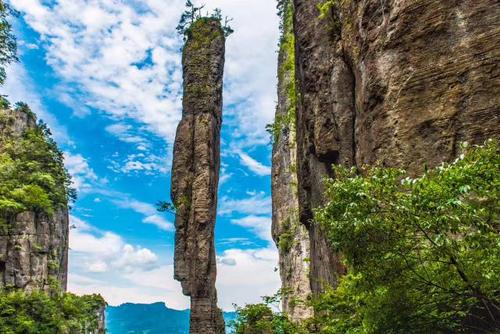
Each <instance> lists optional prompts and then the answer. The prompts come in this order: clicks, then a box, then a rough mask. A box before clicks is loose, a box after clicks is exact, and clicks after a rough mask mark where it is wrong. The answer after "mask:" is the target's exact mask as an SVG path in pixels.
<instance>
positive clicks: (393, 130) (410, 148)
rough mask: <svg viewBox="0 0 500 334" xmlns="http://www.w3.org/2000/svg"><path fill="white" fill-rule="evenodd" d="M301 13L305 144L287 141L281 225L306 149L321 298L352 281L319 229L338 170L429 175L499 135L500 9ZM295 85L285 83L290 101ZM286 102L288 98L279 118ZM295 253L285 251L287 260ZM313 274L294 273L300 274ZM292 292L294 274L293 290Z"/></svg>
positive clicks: (432, 6)
mask: <svg viewBox="0 0 500 334" xmlns="http://www.w3.org/2000/svg"><path fill="white" fill-rule="evenodd" d="M293 5H294V13H293V36H294V38H295V79H296V85H297V86H296V96H297V103H296V118H295V120H296V140H295V141H294V140H292V141H290V140H288V139H285V137H283V138H281V139H278V140H277V141H276V143H275V146H274V154H273V169H274V173H273V185H274V186H275V187H276V188H275V189H278V191H280V194H276V195H274V196H273V205H274V207H275V211H276V213H275V216H274V219H275V221H274V225H275V227H276V228H277V226H285V225H284V224H285V222H286V220H287V217H285V216H283V215H282V214H280V213H279V211H280V210H281V209H280V208H282V207H285V206H287V205H288V204H286V203H288V201H289V200H288V199H286V200H285V198H293V196H295V195H294V190H293V189H292V188H291V187H290V188H289V189H284V188H283V186H281V188H280V184H281V183H282V182H284V181H283V180H285V179H286V178H288V179H290V176H289V175H288V173H289V172H287V171H286V170H287V169H286V168H284V167H283V166H284V165H286V162H285V160H284V157H285V156H288V155H292V156H293V154H294V153H293V150H292V149H290V148H292V147H294V145H296V160H297V165H296V166H297V183H298V201H295V200H293V202H294V203H297V205H298V212H299V220H300V223H301V224H302V225H303V226H305V227H306V228H307V230H308V234H309V236H308V237H309V251H310V261H311V262H310V278H309V284H310V288H311V291H312V292H313V293H317V292H320V291H321V290H322V287H323V286H324V285H325V284H328V285H332V286H335V285H336V282H337V279H338V276H339V275H342V274H343V273H344V268H343V267H342V265H341V262H340V255H339V254H335V252H333V251H332V250H330V249H329V247H328V245H327V243H326V240H325V237H324V234H323V233H322V231H321V229H320V228H319V227H318V226H317V225H316V224H315V223H314V220H313V210H314V208H316V207H318V206H320V205H322V201H323V196H322V194H323V186H322V180H323V178H324V177H325V176H328V177H334V175H332V171H331V168H330V166H331V165H332V164H343V165H346V166H354V167H357V166H362V165H365V164H369V165H382V166H398V167H404V168H408V169H409V170H410V171H411V172H413V173H416V174H418V173H419V172H421V171H422V169H423V168H424V165H427V166H435V165H437V164H439V163H440V162H442V161H445V160H451V159H453V158H454V157H456V155H457V154H458V153H457V152H458V147H459V144H460V143H461V142H464V141H468V142H470V143H473V144H477V143H483V142H484V141H485V140H486V139H487V138H500V94H499V92H500V84H499V82H500V80H499V77H500V76H499V74H500V68H499V63H500V26H499V25H498V22H499V21H500V3H499V2H498V1H494V0H477V1H459V0H450V1H439V0H397V1H396V0H385V1H379V0H363V1H356V0H326V1H324V0H293ZM280 63H283V55H282V54H281V53H280ZM284 85H286V83H285V81H284V80H283V79H282V78H281V77H280V85H279V87H278V91H279V92H280V95H282V94H283V93H282V90H283V87H284ZM286 103H287V102H283V99H282V98H280V99H279V105H278V111H277V120H278V121H279V117H278V116H279V115H280V113H281V111H280V109H282V108H283V105H284V104H286ZM276 124H278V123H275V125H276ZM284 143H286V144H287V145H288V146H287V149H288V151H286V152H285V150H284V149H283V146H284ZM289 159H290V161H293V157H291V158H289ZM289 184H293V181H289ZM273 190H274V189H273ZM285 191H286V194H285V193H284V192H285ZM296 235H297V237H298V238H302V237H301V234H300V233H297V234H296ZM304 240H305V239H304ZM278 243H279V239H278ZM289 256H290V253H284V252H282V251H280V263H283V262H289V260H288V257H289ZM296 258H298V257H296ZM284 268H285V267H284V266H283V265H282V266H281V269H282V277H283V275H284V273H283V270H286V269H284ZM302 271H303V268H299V269H292V273H289V276H293V275H302ZM288 284H289V280H287V278H286V277H285V278H284V279H283V286H284V287H286V286H288ZM292 292H293V290H292ZM294 293H295V294H296V296H298V297H302V294H301V293H298V292H294ZM291 314H292V315H293V316H294V317H295V315H294V314H293V312H292V313H291Z"/></svg>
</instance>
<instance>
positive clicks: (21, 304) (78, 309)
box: [0, 291, 105, 334]
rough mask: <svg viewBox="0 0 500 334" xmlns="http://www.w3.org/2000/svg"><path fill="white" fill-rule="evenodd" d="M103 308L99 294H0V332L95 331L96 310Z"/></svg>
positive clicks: (15, 333) (45, 333)
mask: <svg viewBox="0 0 500 334" xmlns="http://www.w3.org/2000/svg"><path fill="white" fill-rule="evenodd" d="M104 306H105V302H104V299H102V297H101V296H99V295H91V296H83V297H79V296H76V295H74V294H71V293H57V294H54V295H49V294H47V293H46V292H41V291H34V292H31V293H27V292H22V291H12V292H2V291H0V333H5V334H18V333H19V334H21V333H22V334H63V333H81V334H83V333H89V332H90V331H92V330H96V329H97V326H98V311H100V310H101V309H102V308H103V307H104Z"/></svg>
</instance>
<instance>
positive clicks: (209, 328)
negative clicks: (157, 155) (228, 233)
mask: <svg viewBox="0 0 500 334" xmlns="http://www.w3.org/2000/svg"><path fill="white" fill-rule="evenodd" d="M224 52H225V37H224V33H223V31H222V28H221V25H220V22H219V21H218V20H215V19H210V18H201V19H198V20H197V21H196V22H194V23H193V24H192V25H191V27H190V29H189V31H188V33H187V41H186V44H185V46H184V49H183V56H182V64H183V75H184V99H183V112H182V120H181V122H180V124H179V125H178V128H177V134H176V138H175V145H174V160H173V168H172V194H171V195H172V200H173V203H174V205H175V207H176V219H175V226H176V236H175V273H174V275H175V279H176V280H178V281H180V282H181V285H182V290H183V293H184V294H185V295H187V296H190V297H191V322H190V333H191V334H212V333H217V334H219V333H224V320H223V317H222V312H221V310H220V309H219V308H218V307H217V292H216V289H215V279H216V258H215V246H214V228H215V220H216V208H217V189H218V182H219V165H220V128H221V122H222V76H223V69H224Z"/></svg>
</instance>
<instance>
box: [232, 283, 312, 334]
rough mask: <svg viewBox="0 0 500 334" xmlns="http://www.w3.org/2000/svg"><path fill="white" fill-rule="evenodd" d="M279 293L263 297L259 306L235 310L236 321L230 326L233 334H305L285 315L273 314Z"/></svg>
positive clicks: (252, 305) (278, 299) (247, 306)
mask: <svg viewBox="0 0 500 334" xmlns="http://www.w3.org/2000/svg"><path fill="white" fill-rule="evenodd" d="M280 296H281V293H280V292H278V293H277V294H276V295H274V296H272V297H263V302H262V303H259V304H249V305H246V306H245V307H237V308H236V313H237V316H236V320H234V321H233V322H232V324H231V327H232V328H233V329H234V334H271V333H272V334H302V333H304V334H305V333H307V332H305V331H304V330H303V329H301V327H300V326H299V325H297V324H295V323H293V322H292V321H291V320H290V319H289V318H288V316H287V315H286V314H284V313H281V312H273V308H276V305H277V304H279V301H280Z"/></svg>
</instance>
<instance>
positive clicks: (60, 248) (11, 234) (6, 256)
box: [0, 110, 69, 291]
mask: <svg viewBox="0 0 500 334" xmlns="http://www.w3.org/2000/svg"><path fill="white" fill-rule="evenodd" d="M2 115H3V117H9V120H10V121H9V122H5V123H4V122H2V125H0V135H1V138H0V152H1V151H2V147H1V146H2V145H3V141H2V140H1V139H2V138H7V137H9V138H14V139H17V138H20V137H21V136H22V135H23V134H24V133H25V132H26V131H27V130H30V129H33V128H34V127H35V124H36V122H35V118H34V116H32V115H31V114H29V113H25V112H22V111H13V110H4V111H3V113H2ZM61 187H63V185H61ZM2 216H3V217H2V218H3V220H4V222H3V224H1V225H0V288H20V289H24V290H27V291H31V290H34V289H43V290H45V291H49V288H50V285H51V284H53V283H54V282H57V283H59V285H60V286H61V288H63V289H66V284H67V269H68V231H69V225H68V224H69V219H68V209H67V208H66V207H59V208H57V209H56V210H55V212H54V213H53V214H51V215H47V214H43V213H39V212H33V211H26V212H22V213H19V214H14V215H6V216H4V215H3V214H2Z"/></svg>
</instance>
